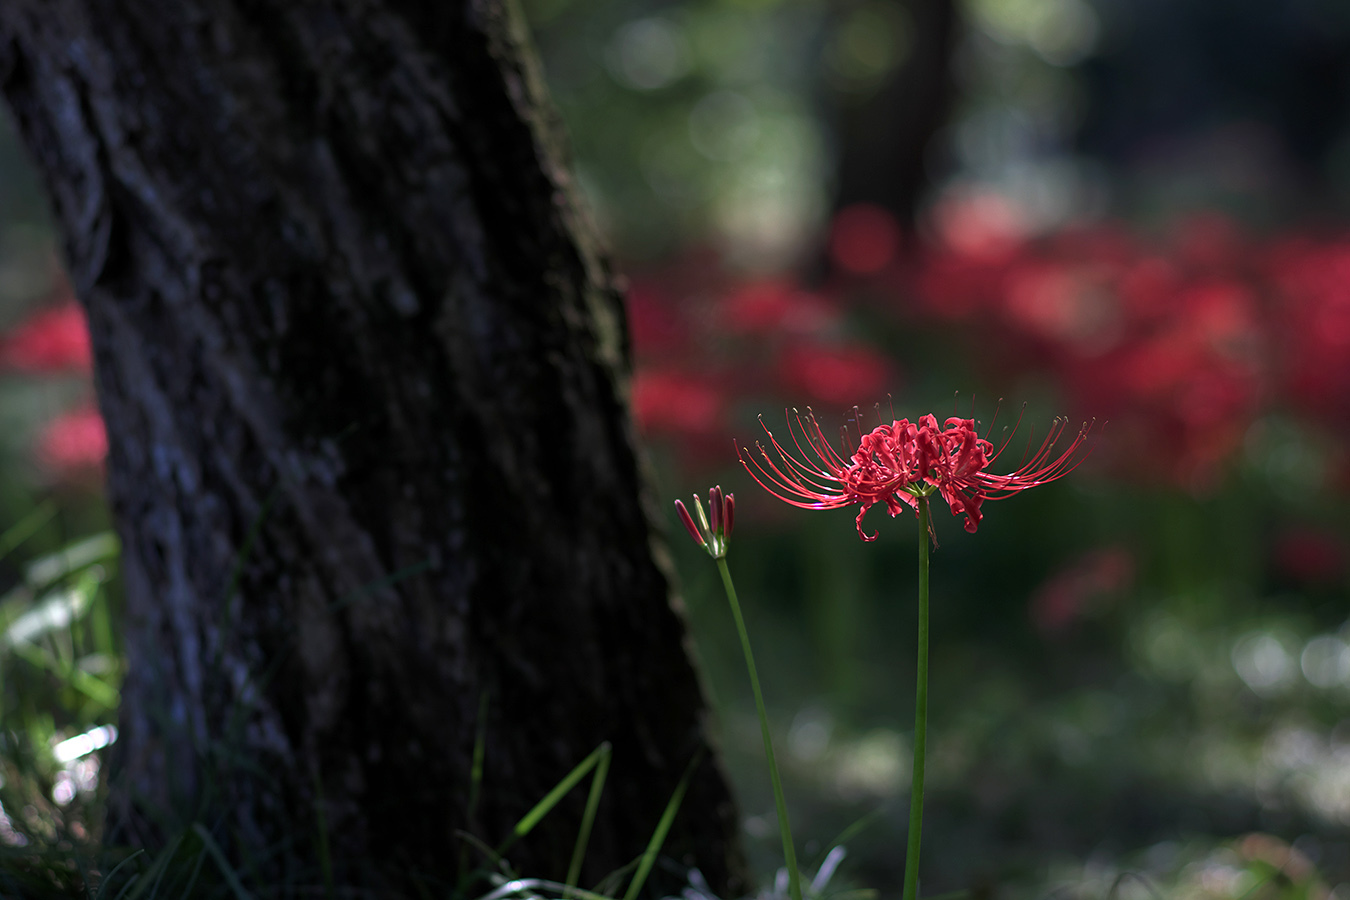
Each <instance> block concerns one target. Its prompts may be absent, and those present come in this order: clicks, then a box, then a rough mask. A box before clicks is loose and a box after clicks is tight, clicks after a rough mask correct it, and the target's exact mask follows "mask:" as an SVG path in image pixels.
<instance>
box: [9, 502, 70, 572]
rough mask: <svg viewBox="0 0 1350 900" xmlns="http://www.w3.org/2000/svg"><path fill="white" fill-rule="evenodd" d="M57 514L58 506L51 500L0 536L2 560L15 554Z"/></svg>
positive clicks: (43, 503)
mask: <svg viewBox="0 0 1350 900" xmlns="http://www.w3.org/2000/svg"><path fill="white" fill-rule="evenodd" d="M56 513H57V507H56V504H55V503H54V502H53V501H51V500H44V501H42V502H41V503H39V504H38V505H37V506H36V507H35V508H34V509H33V510H31V511H30V512H29V513H28V515H26V516H24V517H23V518H22V519H20V520H19V521H17V522H15V523H14V524H13V525H11V526H9V528H6V529H5V531H4V533H2V534H0V559H4V558H5V557H6V556H9V554H10V553H12V552H14V548H16V547H18V546H19V545H20V544H22V543H23V542H24V541H26V540H28V539H29V538H30V537H32V536H33V535H35V534H37V533H38V530H39V529H40V528H42V526H43V525H46V524H47V523H48V522H50V521H51V520H52V518H53V517H54V516H55V515H56Z"/></svg>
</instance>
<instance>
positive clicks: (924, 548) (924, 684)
mask: <svg viewBox="0 0 1350 900" xmlns="http://www.w3.org/2000/svg"><path fill="white" fill-rule="evenodd" d="M918 500H919V652H918V667H919V672H918V678H917V679H916V686H915V689H914V774H913V776H912V777H911V778H910V794H909V845H908V847H906V849H905V889H904V893H903V895H902V896H903V900H917V897H918V896H919V839H920V832H921V831H922V828H923V764H924V754H925V751H926V750H927V745H928V528H929V524H928V498H927V497H919V498H918Z"/></svg>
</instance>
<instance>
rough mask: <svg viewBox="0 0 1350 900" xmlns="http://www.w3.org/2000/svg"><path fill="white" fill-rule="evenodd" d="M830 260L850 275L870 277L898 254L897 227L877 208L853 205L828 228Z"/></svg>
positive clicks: (837, 214)
mask: <svg viewBox="0 0 1350 900" xmlns="http://www.w3.org/2000/svg"><path fill="white" fill-rule="evenodd" d="M829 249H830V260H831V262H833V263H834V264H835V266H837V267H838V268H839V269H841V270H843V271H845V272H847V273H849V274H850V275H872V274H875V273H877V272H880V271H881V270H882V269H885V268H886V267H887V266H889V265H890V264H891V263H892V262H894V261H895V258H896V256H897V255H898V254H899V252H900V223H899V222H897V221H896V220H895V216H893V215H891V213H890V212H889V211H887V210H885V209H883V208H882V207H880V206H874V205H872V204H870V203H855V204H853V205H852V206H847V207H845V208H844V209H841V210H840V211H839V212H838V213H836V214H835V217H834V221H833V222H832V223H831V224H830V244H829Z"/></svg>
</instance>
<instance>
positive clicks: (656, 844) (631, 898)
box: [623, 747, 703, 900]
mask: <svg viewBox="0 0 1350 900" xmlns="http://www.w3.org/2000/svg"><path fill="white" fill-rule="evenodd" d="M702 761H703V748H702V747H700V748H699V749H698V752H697V753H695V754H694V758H693V759H691V760H690V761H689V766H688V767H687V768H686V769H685V770H684V775H683V776H682V777H681V778H680V783H679V784H677V785H675V793H673V794H671V795H670V800H668V801H667V802H666V809H665V812H663V813H661V821H659V822H657V823H656V831H654V832H652V839H651V840H650V841H648V842H647V850H646V852H644V853H643V854H642V862H641V863H639V864H638V870H637V873H636V874H635V875H634V876H633V881H632V882H631V883H630V884H629V885H628V890H627V891H626V892H625V893H624V895H623V900H636V897H637V895H638V891H640V890H642V886H643V885H644V884H645V883H646V882H647V876H648V875H650V874H651V871H652V866H653V865H655V864H656V854H657V853H659V852H660V851H661V845H662V844H664V843H665V842H666V835H667V834H668V833H669V832H670V826H671V825H673V824H674V823H675V813H677V812H678V811H679V809H680V804H681V803H682V802H683V801H684V792H685V790H687V789H688V787H689V779H690V778H692V777H693V775H694V769H696V768H697V767H698V764H699V763H701V762H702Z"/></svg>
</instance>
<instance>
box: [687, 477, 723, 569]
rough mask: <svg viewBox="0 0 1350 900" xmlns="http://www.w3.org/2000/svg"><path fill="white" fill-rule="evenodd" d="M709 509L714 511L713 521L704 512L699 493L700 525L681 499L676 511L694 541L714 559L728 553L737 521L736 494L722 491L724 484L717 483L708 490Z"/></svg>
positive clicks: (697, 502)
mask: <svg viewBox="0 0 1350 900" xmlns="http://www.w3.org/2000/svg"><path fill="white" fill-rule="evenodd" d="M708 509H709V510H710V511H711V513H712V521H711V522H709V521H708V517H707V516H705V515H704V514H703V504H702V503H700V502H699V499H698V494H695V495H694V511H695V512H697V513H698V525H695V524H694V517H693V516H691V515H689V510H688V509H686V508H685V505H684V504H683V503H681V502H680V501H679V500H676V501H675V511H676V512H677V513H679V515H680V521H681V522H682V523H684V529H685V531H688V532H689V536H690V537H692V538H693V539H694V543H696V544H698V545H699V546H700V547H702V548H703V549H704V550H707V551H708V555H709V556H711V557H712V558H713V559H721V558H722V557H724V556H726V555H727V539H728V538H729V537H731V526H732V524H733V523H734V522H735V517H736V495H735V494H724V493H722V486H721V485H717V486H716V487H714V488H713V489H712V490H710V491H708ZM700 526H702V527H700Z"/></svg>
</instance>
